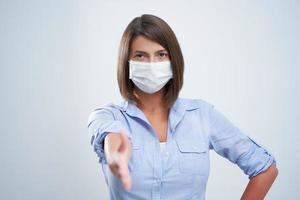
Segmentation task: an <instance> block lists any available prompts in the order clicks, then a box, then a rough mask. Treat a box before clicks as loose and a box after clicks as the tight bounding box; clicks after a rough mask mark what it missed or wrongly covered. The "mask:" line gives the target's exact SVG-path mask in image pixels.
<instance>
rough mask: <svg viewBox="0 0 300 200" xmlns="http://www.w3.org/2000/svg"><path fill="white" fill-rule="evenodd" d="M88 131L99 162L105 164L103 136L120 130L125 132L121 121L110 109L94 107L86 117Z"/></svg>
mask: <svg viewBox="0 0 300 200" xmlns="http://www.w3.org/2000/svg"><path fill="white" fill-rule="evenodd" d="M87 127H88V132H89V134H90V135H91V145H92V147H93V148H94V151H95V152H96V154H97V156H98V157H99V163H103V164H107V160H106V157H105V154H104V138H105V136H106V135H107V134H108V133H120V132H121V130H123V131H125V133H127V131H126V129H125V127H124V125H123V123H122V122H121V121H119V120H117V119H116V118H115V116H114V113H113V111H112V110H111V109H108V108H105V107H103V108H98V109H95V110H94V111H93V112H92V113H91V114H90V115H89V118H88V123H87Z"/></svg>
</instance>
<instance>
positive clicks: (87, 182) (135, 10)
mask: <svg viewBox="0 0 300 200" xmlns="http://www.w3.org/2000/svg"><path fill="white" fill-rule="evenodd" d="M143 13H150V14H154V15H157V16H159V17H161V18H163V19H164V20H165V21H167V22H168V23H169V25H170V26H171V27H172V29H173V30H174V32H175V34H176V35H177V37H178V40H179V42H180V45H181V47H182V51H183V54H184V58H185V64H186V65H185V67H186V68H185V82H184V87H183V89H182V91H181V95H180V96H182V97H190V98H201V99H204V100H206V101H208V102H210V103H211V104H213V105H215V107H216V108H218V109H219V110H220V111H221V112H222V113H223V114H225V116H227V117H228V118H229V119H230V120H231V121H232V122H233V123H234V124H236V125H237V126H238V127H239V128H240V129H241V130H243V131H244V132H245V133H246V134H248V135H250V136H252V137H253V138H255V139H256V140H257V141H258V142H260V143H262V144H263V145H264V146H265V147H267V149H268V150H270V151H271V152H272V153H273V155H274V156H275V157H276V160H277V165H278V168H279V176H278V178H277V180H276V182H275V183H274V185H273V187H272V188H271V190H270V192H269V194H268V196H267V198H266V199H271V200H282V199H300V195H299V187H297V185H299V184H298V183H299V178H300V177H299V173H298V171H299V170H298V167H299V164H300V160H299V150H300V149H299V139H300V137H299V135H300V134H299V130H300V129H299V128H300V121H299V119H300V116H299V112H300V106H299V102H300V92H299V86H300V79H299V75H300V70H299V67H300V66H299V63H300V55H299V54H300V53H299V52H300V41H299V36H300V23H299V20H300V3H299V1H289V0H286V1H261V0H255V1H198V0H197V1H196V0H189V1H171V0H165V1H155V0H153V1H148V2H146V1H121V0H119V1H114V0H111V1H99V0H98V1H96V0H95V1H88V0H86V1H68V0H61V1H41V0H40V1H38V0H37V1H15V0H10V1H9V0H6V1H5V0H1V1H0V36H1V37H0V89H1V98H0V99H1V104H0V111H1V112H0V121H1V125H0V158H1V160H0V177H1V178H0V186H1V187H0V199H13V200H19V199H22V200H23V199H24V200H25V199H26V200H27V199H28V200H38V199H44V200H48V199H49V200H50V199H51V200H52V199H55V200H67V199H72V200H81V199H89V200H96V199H97V200H100V199H108V191H107V188H106V185H105V182H104V178H103V175H102V171H101V167H100V165H99V163H98V158H97V157H96V154H95V153H94V152H93V149H92V147H91V146H90V137H91V136H90V135H88V132H87V128H86V123H87V118H88V115H89V114H90V112H91V111H92V110H93V109H94V108H97V107H98V106H100V105H103V104H105V103H109V102H118V101H119V100H120V99H121V97H120V95H119V90H118V85H117V79H116V63H117V52H118V45H119V42H120V38H121V35H122V33H123V31H124V29H125V27H126V26H127V24H128V23H129V22H130V21H131V20H132V19H133V18H134V17H136V16H139V15H141V14H143ZM211 166H212V168H211V174H210V179H209V182H208V187H207V195H206V196H207V199H208V200H219V199H239V197H240V196H241V194H242V192H243V189H244V188H245V186H246V184H247V181H248V178H247V176H245V175H244V174H243V172H242V171H241V170H240V169H239V168H238V167H237V166H235V165H233V164H231V163H230V162H229V161H227V160H225V159H224V158H222V157H220V156H218V155H217V154H215V153H214V152H213V151H211ZM297 189H298V191H297Z"/></svg>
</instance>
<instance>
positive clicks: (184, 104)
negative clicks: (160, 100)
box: [174, 97, 213, 111]
mask: <svg viewBox="0 0 300 200" xmlns="http://www.w3.org/2000/svg"><path fill="white" fill-rule="evenodd" d="M174 106H175V107H176V108H178V107H181V108H183V109H184V110H186V111H192V110H199V109H200V110H207V109H209V108H211V107H213V105H212V104H211V103H209V102H208V101H206V100H204V99H201V98H197V99H196V98H182V97H179V98H178V99H177V100H176V102H175V104H174Z"/></svg>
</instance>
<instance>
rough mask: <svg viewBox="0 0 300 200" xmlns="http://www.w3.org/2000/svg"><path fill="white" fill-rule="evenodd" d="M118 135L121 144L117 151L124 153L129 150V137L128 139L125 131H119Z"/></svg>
mask: <svg viewBox="0 0 300 200" xmlns="http://www.w3.org/2000/svg"><path fill="white" fill-rule="evenodd" d="M120 136H121V145H120V147H119V152H120V153H126V152H128V151H129V150H130V147H131V144H130V142H129V139H128V136H127V134H126V133H124V132H123V131H121V133H120Z"/></svg>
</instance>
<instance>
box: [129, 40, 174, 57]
mask: <svg viewBox="0 0 300 200" xmlns="http://www.w3.org/2000/svg"><path fill="white" fill-rule="evenodd" d="M129 57H130V60H134V61H139V62H161V61H167V60H170V59H169V54H168V51H167V50H166V49H165V48H164V47H162V46H161V45H160V44H158V43H156V42H153V41H151V40H149V39H147V38H146V37H144V36H137V37H136V38H135V39H134V40H133V41H132V44H131V50H130V56H129Z"/></svg>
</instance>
